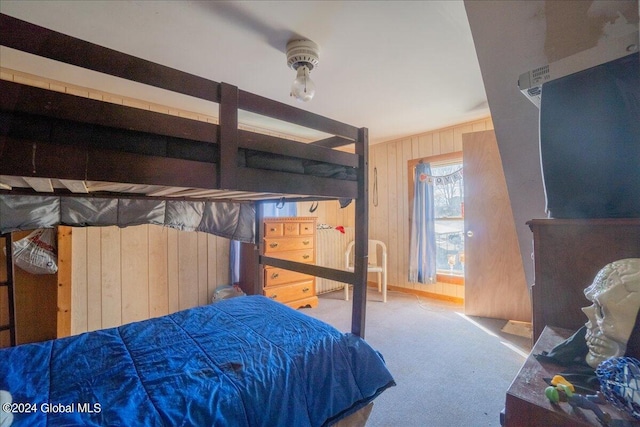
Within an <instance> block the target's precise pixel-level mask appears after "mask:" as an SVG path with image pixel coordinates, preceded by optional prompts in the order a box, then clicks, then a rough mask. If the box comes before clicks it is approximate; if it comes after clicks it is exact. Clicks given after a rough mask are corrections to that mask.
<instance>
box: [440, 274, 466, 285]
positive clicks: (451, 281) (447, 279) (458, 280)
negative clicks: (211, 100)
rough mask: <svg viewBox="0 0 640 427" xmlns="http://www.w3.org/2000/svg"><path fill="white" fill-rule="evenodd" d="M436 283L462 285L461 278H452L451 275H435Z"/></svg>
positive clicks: (462, 279) (462, 280)
mask: <svg viewBox="0 0 640 427" xmlns="http://www.w3.org/2000/svg"><path fill="white" fill-rule="evenodd" d="M436 281H437V282H440V283H449V284H451V285H464V277H463V276H454V275H451V274H440V273H438V274H436Z"/></svg>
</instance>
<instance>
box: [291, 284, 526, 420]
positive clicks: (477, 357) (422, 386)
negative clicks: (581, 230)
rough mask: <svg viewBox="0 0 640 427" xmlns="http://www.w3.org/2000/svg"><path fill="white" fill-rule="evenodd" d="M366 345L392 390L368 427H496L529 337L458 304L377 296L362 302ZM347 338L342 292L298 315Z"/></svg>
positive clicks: (376, 406)
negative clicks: (392, 383)
mask: <svg viewBox="0 0 640 427" xmlns="http://www.w3.org/2000/svg"><path fill="white" fill-rule="evenodd" d="M367 301H368V302H367V313H366V326H365V339H366V340H367V342H369V344H370V345H371V346H373V347H374V348H375V349H377V350H378V351H380V353H381V354H382V355H383V357H384V359H385V361H386V363H387V366H388V367H389V370H390V371H391V373H392V374H393V376H394V378H395V380H396V383H397V386H396V387H392V388H390V389H388V390H386V391H385V392H384V393H382V394H381V395H380V396H379V397H378V398H377V399H376V400H375V404H374V407H373V411H372V413H371V415H370V417H369V421H368V423H367V426H368V427H400V426H402V427H412V426H415V427H431V426H433V427H466V426H469V427H482V426H493V427H498V426H499V425H500V421H499V420H500V418H499V417H500V411H501V410H502V409H503V407H504V399H505V393H506V391H507V389H508V387H509V385H510V384H511V381H512V380H513V378H514V377H515V375H516V374H517V372H518V370H519V369H520V366H521V364H522V363H523V362H524V359H525V357H524V356H525V355H526V353H528V352H529V351H530V339H528V338H526V337H522V336H519V335H516V334H512V333H510V332H509V333H507V332H504V331H503V330H502V329H503V328H504V327H505V325H506V324H507V321H506V320H497V319H487V318H479V317H468V316H464V314H462V312H463V308H462V306H459V305H455V304H450V303H446V302H439V301H435V300H427V299H424V298H421V297H420V298H418V297H416V296H413V295H407V294H403V293H399V292H389V295H388V301H387V303H383V302H382V298H381V296H380V294H379V293H378V292H376V291H375V290H370V291H369V294H368V297H367ZM302 310H303V312H305V313H307V314H309V315H310V316H313V317H316V318H319V319H322V320H324V321H326V322H327V323H330V324H332V325H334V326H335V327H336V328H338V329H340V330H342V331H344V332H348V331H349V330H350V328H351V301H349V302H347V301H344V300H343V293H342V291H339V292H333V293H328V294H324V295H321V296H320V302H319V304H318V307H317V308H313V309H302Z"/></svg>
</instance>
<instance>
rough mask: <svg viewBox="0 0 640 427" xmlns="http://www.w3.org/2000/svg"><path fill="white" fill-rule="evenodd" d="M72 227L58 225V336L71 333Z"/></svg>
mask: <svg viewBox="0 0 640 427" xmlns="http://www.w3.org/2000/svg"><path fill="white" fill-rule="evenodd" d="M71 230H72V228H71V227H66V226H60V227H58V230H57V231H58V233H57V237H58V274H57V275H56V276H57V281H58V283H57V284H58V290H57V294H58V297H57V300H58V304H57V316H56V318H57V322H56V323H57V324H56V327H57V335H56V336H57V337H58V338H62V337H68V336H69V335H71V308H72V303H71V300H72V295H71V293H72V291H71V281H72V274H73V271H72V268H71V254H72V237H71Z"/></svg>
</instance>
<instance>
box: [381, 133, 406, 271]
mask: <svg viewBox="0 0 640 427" xmlns="http://www.w3.org/2000/svg"><path fill="white" fill-rule="evenodd" d="M387 156H388V158H387V160H388V163H387V167H388V168H389V172H391V173H389V175H388V177H387V180H388V181H389V188H390V189H391V191H390V192H389V199H388V200H389V222H388V223H387V227H388V230H389V234H388V237H387V241H386V242H385V243H386V245H387V252H388V253H389V254H391V255H394V254H397V253H398V247H399V242H398V239H399V236H398V202H399V201H400V195H399V194H398V185H399V183H398V173H397V168H396V165H397V161H398V160H397V159H398V144H393V145H390V146H389V147H388V151H387ZM403 194H404V193H403ZM393 258H395V259H394V261H393V262H392V263H390V264H389V265H387V269H388V277H387V280H388V281H390V282H391V283H396V282H397V281H398V280H397V279H398V268H397V267H398V262H397V257H396V256H393ZM389 267H391V268H389Z"/></svg>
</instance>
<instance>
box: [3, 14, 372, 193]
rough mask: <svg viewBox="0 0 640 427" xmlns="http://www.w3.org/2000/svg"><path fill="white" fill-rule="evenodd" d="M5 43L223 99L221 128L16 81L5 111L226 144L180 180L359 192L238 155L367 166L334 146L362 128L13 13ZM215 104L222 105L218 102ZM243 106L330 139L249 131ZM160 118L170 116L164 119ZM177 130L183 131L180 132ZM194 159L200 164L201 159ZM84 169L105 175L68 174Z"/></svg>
mask: <svg viewBox="0 0 640 427" xmlns="http://www.w3.org/2000/svg"><path fill="white" fill-rule="evenodd" d="M0 44H1V45H3V46H6V47H9V48H12V49H16V50H20V51H23V52H27V53H30V54H34V55H38V56H41V57H44V58H49V59H52V60H56V61H60V62H64V63H67V64H70V65H74V66H78V67H81V68H85V69H88V70H92V71H97V72H100V73H105V74H108V75H112V76H116V77H120V78H123V79H126V80H129V81H133V82H137V83H142V84H145V85H149V86H153V87H157V88H160V89H165V90H169V91H172V92H175V93H179V94H184V95H188V96H192V97H195V98H199V99H203V100H205V101H210V102H213V103H217V104H218V120H219V125H216V124H214V123H202V122H200V123H198V122H197V121H194V120H191V119H188V118H183V117H169V116H166V115H164V114H162V113H155V112H152V111H144V110H138V111H133V110H136V108H133V107H128V106H123V105H115V104H112V105H100V106H99V107H96V104H97V103H100V101H95V100H91V99H85V100H79V99H77V97H75V96H73V95H67V94H61V93H52V94H43V92H46V90H44V89H40V88H35V87H34V88H30V89H25V88H23V87H20V88H19V90H17V89H15V86H22V85H21V84H17V83H12V82H7V81H0V85H2V89H3V93H8V94H9V93H13V96H6V97H3V100H2V101H1V102H2V108H3V109H4V110H11V111H17V112H20V113H27V114H43V115H46V116H48V117H53V118H54V119H60V120H69V119H73V117H78V113H77V111H82V114H81V116H82V120H83V122H84V123H90V124H96V125H99V126H117V127H120V128H123V129H127V130H135V131H140V132H152V133H154V134H160V135H165V136H170V137H172V138H187V139H189V140H192V141H198V142H202V143H204V144H217V145H218V152H217V153H216V154H215V157H216V159H217V161H216V162H211V161H210V160H206V161H207V162H209V163H215V164H214V165H211V164H207V165H196V164H190V165H189V166H190V168H191V170H194V171H198V173H197V174H193V176H191V177H190V178H189V179H186V180H185V179H181V180H180V181H176V183H175V185H180V186H186V187H197V188H211V189H229V190H231V189H233V190H241V191H258V192H278V193H288V194H296V195H304V194H307V195H313V196H318V197H323V198H357V197H358V189H357V184H356V182H355V181H352V182H349V181H342V180H336V179H334V178H333V177H326V176H304V177H303V178H300V177H296V176H295V175H292V174H291V173H289V172H286V171H277V170H264V169H261V168H259V167H255V166H252V167H247V166H246V165H239V164H238V161H237V159H238V156H239V150H256V151H259V152H262V153H267V154H275V155H280V156H290V157H295V158H299V159H301V160H302V161H320V162H327V163H329V164H334V165H339V166H344V167H347V168H354V169H355V168H358V166H359V163H360V161H359V160H358V154H353V153H350V152H345V151H341V150H335V149H333V148H336V147H341V146H345V145H349V144H355V145H356V146H358V145H361V144H363V143H366V142H363V141H360V140H359V138H358V135H359V128H356V127H354V126H351V125H348V124H345V123H341V122H338V121H336V120H333V119H330V118H327V117H324V116H320V115H317V114H314V113H311V112H308V111H305V110H301V109H299V108H296V107H293V106H290V105H287V104H283V103H281V102H278V101H274V100H270V99H267V98H264V97H261V96H259V95H255V94H252V93H249V92H246V91H243V90H239V89H238V88H237V87H235V86H232V85H229V84H225V83H218V82H216V81H213V80H209V79H206V78H203V77H199V76H196V75H193V74H190V73H186V72H183V71H180V70H176V69H173V68H171V67H167V66H164V65H160V64H157V63H154V62H151V61H148V60H145V59H141V58H138V57H135V56H132V55H129V54H126V53H123V52H118V51H115V50H113V49H109V48H106V47H103V46H99V45H96V44H93V43H90V42H87V41H84V40H80V39H77V38H74V37H71V36H68V35H65V34H62V33H59V32H56V31H53V30H50V29H47V28H43V27H40V26H38V25H35V24H31V23H29V22H26V21H22V20H20V19H17V18H14V17H11V16H8V15H5V14H0ZM29 96H31V97H33V98H34V99H36V98H37V99H38V101H40V102H28V101H25V99H24V98H25V97H27V98H28V97H29ZM45 99H46V100H47V103H48V102H50V101H49V100H50V99H53V101H51V103H52V104H53V105H56V106H60V107H59V108H58V107H57V108H55V109H53V111H52V109H51V108H48V107H46V104H45V103H44V102H42V101H43V100H45ZM70 104H73V105H74V107H71V106H70ZM103 104H107V103H103ZM212 107H214V106H213V105H212ZM92 108H93V110H94V111H99V112H100V114H94V115H91V114H86V113H85V112H87V111H91V110H92ZM214 108H215V107H214ZM45 109H48V111H44V110H45ZM72 110H73V111H72ZM239 111H246V112H249V113H253V114H258V115H261V116H266V117H269V118H271V119H274V120H279V121H284V122H286V123H289V124H292V125H296V126H301V127H304V128H307V129H312V130H314V131H317V132H320V133H323V134H326V135H328V136H326V137H322V138H320V139H318V140H315V141H312V142H308V143H301V142H296V141H293V140H287V139H286V138H281V137H277V136H272V135H265V134H262V133H259V132H258V133H257V132H252V131H247V130H243V129H240V126H239V117H238V115H239ZM74 114H75V116H74ZM159 115H160V116H166V117H162V118H159V117H158V116H159ZM187 123H188V124H187ZM145 126H146V127H145ZM176 129H180V130H179V131H176ZM76 133H78V131H76ZM41 142H44V143H43V144H41V147H40V148H42V150H41V152H40V154H41V155H45V154H47V153H48V152H52V153H53V152H56V151H59V147H49V146H47V144H46V142H47V141H41ZM100 148H101V147H99V148H97V149H96V148H95V147H93V148H91V150H93V156H89V154H87V155H86V156H85V157H93V158H98V157H99V158H102V159H108V158H110V157H112V156H110V155H109V154H110V153H108V152H104V150H100ZM67 151H68V150H67ZM76 151H77V150H76ZM183 151H184V150H183ZM354 151H355V152H356V153H358V152H359V151H361V150H358V149H357V148H356V149H355V150H354ZM67 154H70V153H67ZM75 154H76V156H73V155H72V156H71V158H74V157H83V156H82V153H80V152H76V153H75ZM137 154H140V153H137ZM53 155H55V154H53ZM120 156H123V159H124V161H123V163H131V164H136V163H138V164H142V163H145V164H147V163H148V164H149V165H153V166H156V167H157V166H158V164H159V163H163V162H165V160H164V159H163V160H162V162H159V160H158V159H146V158H140V156H137V155H136V153H133V154H132V153H130V152H129V153H125V154H121V153H118V157H120ZM188 160H191V161H193V160H194V159H192V158H191V159H188ZM166 161H167V163H168V164H171V163H173V164H174V165H173V166H170V168H172V169H175V168H179V167H180V166H179V165H178V164H177V163H176V162H175V161H173V162H172V161H171V160H166ZM94 163H95V162H94ZM79 166H80V165H79ZM94 166H96V167H94ZM147 169H150V168H147ZM78 170H87V171H89V172H92V171H93V172H94V173H93V175H94V180H97V181H99V180H101V179H100V176H95V175H96V172H97V171H98V170H100V168H99V167H97V165H91V164H88V163H87V164H85V165H84V167H80V168H79V169H77V170H76V171H75V172H72V171H70V170H69V171H67V172H65V173H66V174H68V175H73V176H65V178H68V179H86V180H90V179H91V177H89V176H88V175H87V174H85V176H80V174H79V172H78ZM3 172H4V173H5V174H7V173H20V170H16V168H13V170H10V171H7V170H4V171H3ZM203 172H207V176H206V178H204V177H203V175H202V173H203ZM159 175H162V174H161V173H158V174H155V175H154V177H146V176H137V177H136V174H135V173H134V174H131V175H127V173H126V172H125V173H122V174H120V176H118V178H125V179H129V181H126V182H130V181H131V179H134V177H135V179H137V180H139V181H143V182H141V183H143V184H151V182H150V180H152V179H159V178H160V179H162V177H161V176H159ZM211 175H213V176H211ZM109 177H110V176H109ZM198 177H200V178H198ZM110 178H111V177H110ZM167 178H168V177H167ZM167 178H165V179H164V181H165V182H163V184H166V185H171V184H172V183H173V181H172V180H171V179H167Z"/></svg>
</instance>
